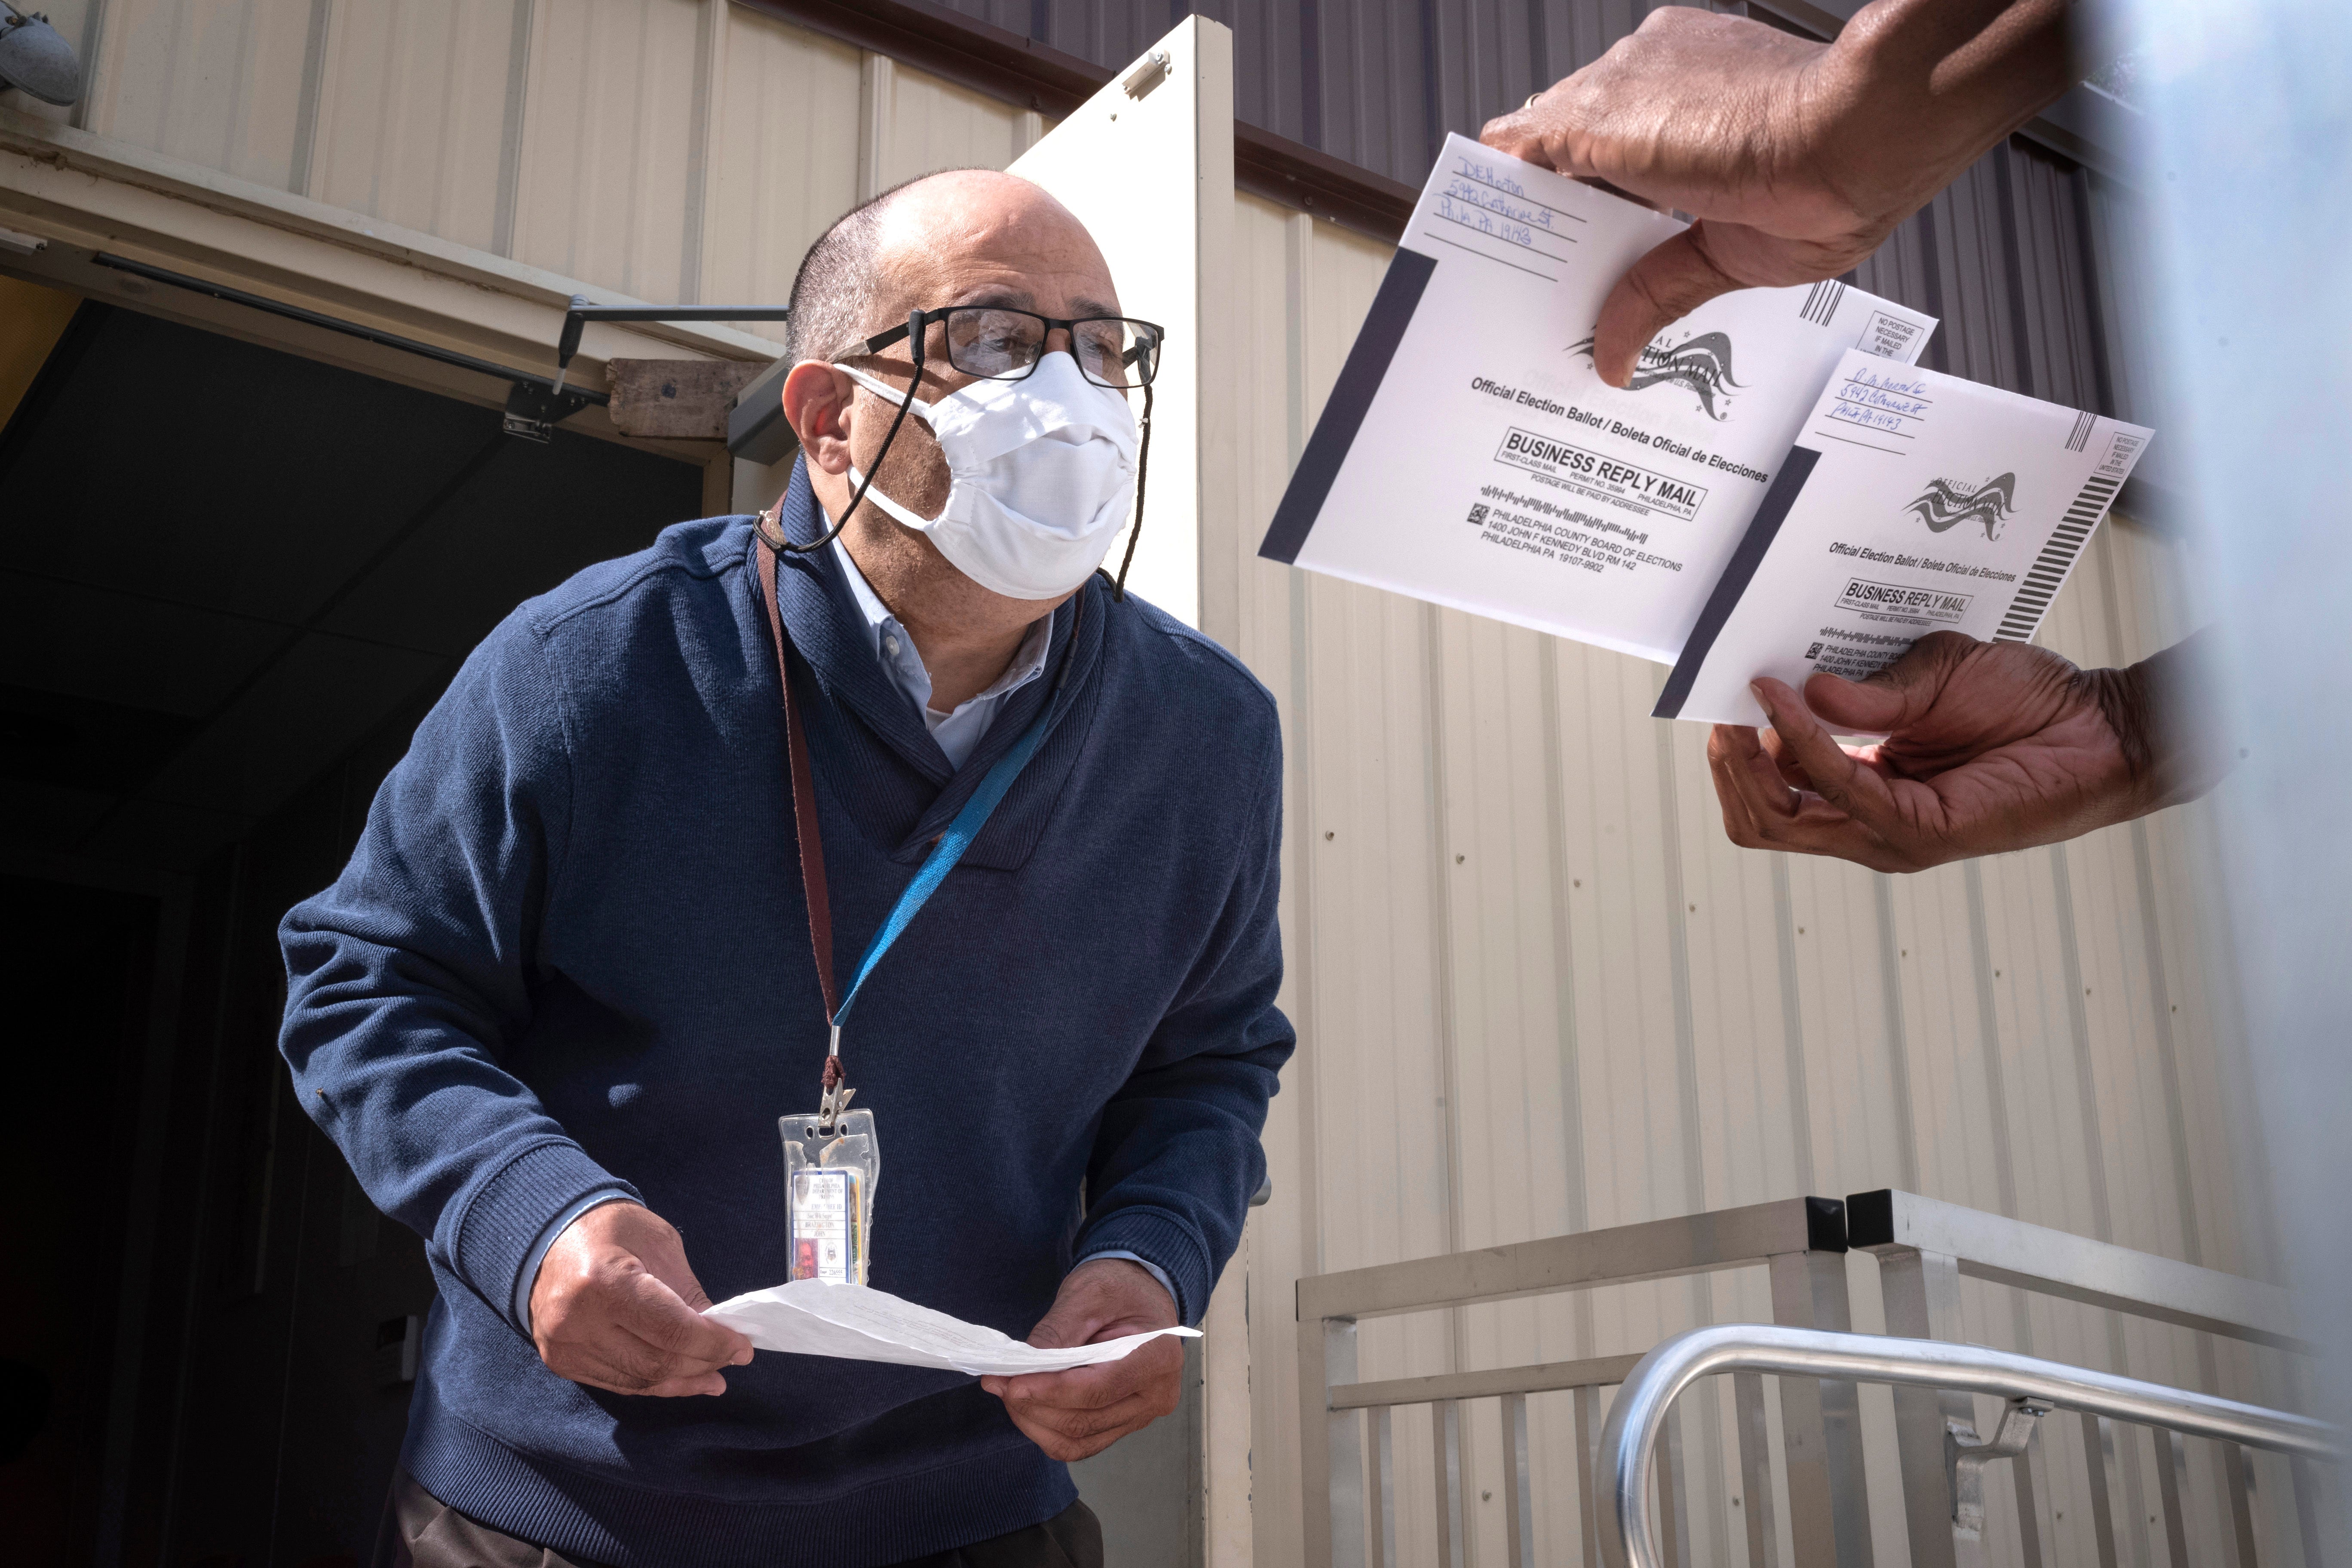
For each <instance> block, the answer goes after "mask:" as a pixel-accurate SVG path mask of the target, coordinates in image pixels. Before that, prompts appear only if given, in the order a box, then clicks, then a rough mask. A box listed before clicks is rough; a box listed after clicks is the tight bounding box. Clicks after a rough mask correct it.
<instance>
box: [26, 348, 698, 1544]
mask: <svg viewBox="0 0 2352 1568" xmlns="http://www.w3.org/2000/svg"><path fill="white" fill-rule="evenodd" d="M701 481H702V475H701V470H700V469H699V468H697V467H696V466H694V465H692V464H689V463H685V462H680V461H677V460H675V459H672V458H665V457H662V456H659V455H656V454H653V453H648V452H645V451H641V450H636V449H633V448H630V447H623V446H620V445H618V444H615V443H613V442H608V441H600V440H596V439H593V438H592V437H583V436H579V435H575V434H572V433H569V432H563V431H559V432H558V433H557V434H556V437H555V438H554V440H553V441H552V442H551V443H549V444H547V445H544V446H541V445H537V444H534V443H531V442H528V441H521V440H516V439H513V438H510V437H506V436H504V435H503V434H501V432H500V426H499V414H498V412H497V411H495V410H493V409H490V408H486V407H480V406H477V405H472V404H468V403H465V402H461V401H458V400H456V399H452V398H447V397H442V396H438V395H434V394H431V393H426V392H421V391H417V390H415V389H413V388H409V387H404V386H400V385H396V384H392V383H388V382H384V381H381V380H378V379H376V378H373V377H371V376H367V375H363V374H358V373H355V372H352V371H348V370H343V369H340V368H337V367H334V366H331V365H327V364H322V363H317V362H314V361H311V360H308V359H304V358H301V357H299V356H296V355H292V354H289V353H281V352H278V351H276V350H273V349H270V348H266V347H262V346H258V345H257V344H254V343H250V342H242V341H238V340H236V339H233V338H229V337H226V336H223V335H220V334H218V333H215V332H210V331H203V330H200V329H197V328H194V327H189V326H185V325H181V324H177V323H174V322H171V321H164V320H162V319H159V318H155V317H151V316H146V315H142V314H139V313H136V312H133V311H131V310H123V309H118V308H112V307H108V306H105V305H100V304H96V303H88V302H86V303H84V304H82V305H81V306H80V307H79V310H76V311H75V312H74V314H73V317H72V320H71V321H70V324H69V325H68V327H67V329H66V331H64V334H63V335H62V336H61V337H60V338H59V339H58V341H57V343H56V345H55V347H54V348H53V349H52V350H51V351H50V352H49V353H48V355H47V360H46V361H45V362H44V363H43V364H42V367H41V369H40V372H39V374H38V375H37V378H36V379H35V381H34V382H33V384H32V385H31V386H30V388H29V389H28V390H27V391H26V394H25V395H24V397H23V399H22V401H21V402H20V403H19V404H18V405H17V406H16V411H15V413H14V415H13V416H11V417H10V418H9V420H8V423H7V426H6V427H5V432H0V870H14V871H16V872H17V873H19V874H18V875H14V876H0V922H5V923H0V935H4V936H5V942H6V944H7V945H6V951H5V962H6V964H7V968H6V971H5V973H6V978H7V979H8V981H9V983H10V989H9V991H8V992H7V993H6V994H8V995H9V996H10V999H11V1002H12V1010H14V1011H15V1012H16V1014H17V1015H18V1016H19V1017H22V1018H26V1019H29V1020H32V1023H33V1026H31V1027H29V1028H27V1027H22V1026H17V1027H12V1029H11V1031H10V1032H11V1034H12V1036H13V1037H14V1038H15V1041H16V1044H15V1047H14V1048H13V1049H12V1050H11V1051H10V1052H9V1053H8V1060H9V1062H10V1064H11V1068H12V1070H11V1072H10V1074H9V1085H10V1088H11V1089H14V1090H15V1091H16V1093H15V1100H16V1110H17V1116H16V1121H17V1122H18V1124H19V1126H20V1128H25V1129H26V1131H22V1132H20V1133H19V1134H18V1136H17V1137H16V1139H15V1140H13V1141H12V1143H11V1147H10V1149H9V1152H8V1156H7V1157H8V1159H9V1160H10V1162H11V1163H10V1164H9V1167H8V1173H9V1175H10V1176H11V1177H13V1178H14V1180H13V1182H12V1184H11V1190H13V1191H15V1192H16V1193H18V1194H26V1195H29V1196H31V1198H32V1200H33V1201H32V1204H31V1206H32V1207H33V1208H34V1209H36V1210H37V1211H38V1216H39V1218H40V1221H41V1224H40V1226H39V1227H38V1229H37V1236H36V1237H35V1238H34V1240H33V1242H32V1243H30V1244H28V1246H27V1248H26V1250H25V1251H23V1252H21V1253H20V1254H19V1256H18V1261H19V1265H20V1267H19V1268H15V1269H12V1270H11V1273H12V1277H14V1278H16V1279H21V1280H26V1281H28V1282H31V1283H32V1284H33V1286H34V1288H33V1289H30V1290H22V1291H12V1292H11V1293H10V1294H11V1296H12V1298H15V1297H16V1296H19V1295H22V1296H25V1297H26V1298H28V1299H27V1300H12V1301H11V1304H10V1306H9V1307H8V1309H7V1310H8V1311H9V1312H10V1313H11V1316H10V1318H9V1320H8V1327H9V1328H10V1329H12V1330H14V1332H12V1333H11V1334H10V1335H9V1345H8V1347H5V1355H6V1357H7V1358H8V1359H9V1361H10V1362H11V1363H13V1364H11V1365H8V1366H6V1367H5V1368H0V1517H5V1518H7V1519H8V1520H9V1521H10V1526H9V1537H10V1539H9V1551H8V1557H9V1559H10V1561H12V1562H21V1563H28V1564H41V1565H46V1564H48V1563H58V1564H67V1563H72V1564H77V1565H79V1564H82V1563H100V1564H101V1565H103V1568H112V1565H114V1564H116V1563H133V1564H142V1565H143V1564H161V1565H164V1568H181V1565H183V1564H195V1563H205V1564H207V1565H213V1568H230V1565H231V1564H245V1565H248V1568H274V1565H279V1564H283V1565H285V1568H326V1565H328V1564H331V1563H366V1562H368V1561H369V1560H370V1558H371V1557H372V1555H373V1552H374V1551H375V1548H376V1544H377V1542H376V1540H375V1532H376V1528H377V1524H378V1521H379V1518H380V1515H381V1510H382V1506H383V1496H384V1489H385V1487H386V1485H387V1483H388V1481H389V1479H390V1476H391V1468H392V1463H393V1458H394V1454H395V1453H396V1452H397V1447H398V1444H399V1441H400V1436H401V1433H402V1430H403V1427H404V1421H405V1415H406V1407H407V1394H408V1387H407V1384H405V1382H404V1380H403V1372H404V1367H403V1360H402V1342H403V1338H404V1332H405V1328H406V1323H407V1321H408V1319H409V1318H410V1317H412V1316H421V1315H422V1314H423V1312H424V1310H425V1307H426V1306H427V1305H428V1304H429V1302H430V1300H431V1290H432V1284H431V1278H430V1275H429V1274H428V1272H427V1271H426V1269H425V1261H424V1255H423V1248H422V1244H421V1243H420V1242H419V1241H418V1239H417V1238H416V1237H414V1236H413V1235H411V1234H409V1233H408V1232H407V1231H405V1230H404V1229H402V1228H401V1227H400V1226H396V1225H394V1224H392V1223H391V1222H389V1221H383V1220H381V1219H380V1218H379V1217H378V1216H377V1215H376V1213H375V1211H374V1209H373V1206H372V1205H369V1204H368V1203H367V1201H366V1199H365V1197H364V1195H363V1194H361V1193H360V1192H359V1189H358V1187H357V1185H356V1184H354V1183H353V1182H352V1178H351V1176H350V1175H349V1173H348V1172H347V1171H346V1169H345V1167H344V1165H343V1163H342V1160H341V1156H340V1155H339V1154H338V1153H337V1152H335V1150H334V1148H333V1147H332V1146H331V1144H329V1143H328V1142H326V1141H325V1140H324V1139H323V1138H321V1137H320V1135H319V1134H318V1133H317V1132H316V1131H314V1130H313V1129H312V1128H311V1126H310V1122H309V1121H308V1120H307V1119H305V1118H304V1117H303V1116H302V1114H301V1112H300V1110H299V1107H297V1106H296V1105H294V1104H293V1103H292V1096H291V1095H290V1093H289V1092H288V1091H287V1085H286V1075H285V1069H284V1068H283V1066H282V1064H281V1063H280V1062H279V1061H278V1058H277V1055H276V1049H275V1036H276V1026H277V1015H278V1008H279V1006H280V1005H281V1003H282V980H281V971H280V968H279V964H278V953H277V947H276V941H275V929H276V925H277V921H278V916H279V915H280V914H282V913H283V912H284V910H286V908H287V907H288V906H289V905H290V904H291V903H293V902H294V901H295V900H299V899H300V898H302V897H304V896H306V895H307V894H309V893H310V892H312V891H315V890H316V889H319V888H320V887H321V886H323V885H325V884H326V883H327V882H329V881H331V880H332V879H333V878H334V877H335V875H336V874H337V872H338V871H339V870H340V869H341V865H342V862H343V860H344V858H346V857H347V856H348V855H349V853H350V850H351V847H352V842H353V840H354V838H355V837H356V836H357V833H358V830H359V828H360V826H361V824H362V821H363V820H364V817H365V814H366V810H367V806H368V803H369V800H370V799H371V797H372V796H373V793H374V790H375V787H376V785H377V784H378V783H379V782H381V780H382V778H383V774H384V773H386V772H387V771H388V770H389V769H390V768H391V766H392V764H393V763H394V762H396V761H397V760H398V758H399V757H400V755H401V753H402V752H404V750H405V749H406V745H407V741H408V736H409V734H410V732H411V731H413V730H414V729H415V724H416V721H417V720H418V719H419V718H421V717H422V716H423V714H424V713H425V710H427V709H428V708H429V707H430V706H431V704H432V702H433V701H434V700H435V699H436V697H437V696H438V695H439V693H440V692H441V690H442V689H443V688H444V687H445V686H446V684H447V683H448V680H449V679H450V677H451V676H452V675H453V674H454V673H455V672H456V670H457V666H458V665H459V663H460V662H462V661H463V659H464V658H465V657H466V655H467V652H468V651H469V650H470V649H471V648H472V647H473V646H474V645H475V644H476V643H477V642H478V641H479V640H480V638H481V637H483V635H484V634H485V633H487V632H488V630H489V629H490V628H491V627H492V626H495V625H496V624H497V623H498V621H499V618H500V617H502V616H504V615H505V614H506V613H507V612H508V611H509V610H511V609H512V608H513V607H514V606H515V605H517V604H519V603H520V602H521V601H522V600H524V599H526V598H529V597H530V596H531V595H535V594H539V593H541V592H544V591H545V590H547V589H549V588H551V587H552V586H554V585H555V584H558V583H560V582H562V580H563V579H564V578H566V577H568V576H570V575H571V574H573V573H574V572H577V571H578V570H580V569H581V568H582V567H583V566H586V565H588V564H590V563H593V562H596V561H601V560H605V559H609V558H611V557H613V556H615V555H621V554H625V553H627V552H631V551H635V550H638V549H641V548H643V547H644V546H646V544H648V543H649V542H651V541H652V539H653V537H654V535H655V534H656V532H658V531H660V530H661V529H662V528H663V527H665V526H667V525H668V524H669V523H672V522H677V521H683V520H685V519H688V518H691V517H693V516H696V515H697V514H698V512H699V511H700V510H701V507H700V500H701V493H702V490H701ZM78 868H79V870H85V871H88V872H89V875H78V874H77V872H78ZM110 875H128V876H134V877H137V878H145V879H151V880H152V879H163V880H165V881H169V882H171V883H172V884H173V886H176V887H179V888H181V889H183V893H182V894H181V898H182V903H181V904H180V905H179V906H178V907H179V908H180V909H181V910H183V913H182V915H181V916H180V918H177V919H175V920H173V921H168V922H163V924H159V920H158V916H157V912H156V911H157V909H158V907H159V905H158V901H157V900H155V899H153V898H145V899H142V898H140V897H137V896H134V895H130V894H122V893H112V892H102V891H96V890H92V886H91V885H92V884H96V885H99V886H103V885H105V884H106V883H107V881H108V878H109V876H110ZM77 883H79V884H80V885H77ZM167 928H168V929H167ZM159 931H160V932H163V934H162V935H160V936H159V934H158V933H159ZM166 948H168V949H169V951H164V949H166ZM159 964H160V965H166V966H169V967H170V968H171V971H172V973H173V974H175V975H177V976H178V977H179V979H178V984H176V987H175V988H174V990H173V996H174V997H176V1000H174V1001H171V1002H170V1003H169V1005H168V1016H162V1017H160V1018H159V1017H157V1016H155V1015H154V1006H155V1002H154V998H155V997H157V996H158V995H160V994H162V993H161V992H160V991H159V989H158V988H157V987H156V986H154V985H153V984H152V974H153V973H154V972H155V969H156V966H158V965H159ZM151 1039H152V1040H153V1041H156V1042H159V1044H158V1045H157V1046H156V1047H155V1049H154V1051H153V1052H152V1053H151V1052H150V1050H149V1047H148V1044H147V1042H149V1041H150V1040H151ZM151 1057H152V1060H151V1059H150V1058H151ZM134 1067H135V1068H137V1070H133V1069H134ZM142 1130H143V1131H142ZM142 1140H146V1141H147V1142H146V1146H144V1147H141V1146H139V1145H140V1143H141V1141H142ZM142 1171H144V1172H147V1173H149V1174H148V1175H146V1176H140V1175H138V1174H137V1173H139V1172H142ZM142 1183H143V1185H142ZM20 1320H21V1321H20ZM125 1336H128V1338H126V1337H125ZM126 1378H127V1383H126ZM8 1423H15V1425H14V1426H9V1425H7V1424H8ZM19 1431H21V1432H22V1433H24V1434H25V1437H24V1441H23V1445H22V1447H21V1451H14V1450H12V1448H11V1447H9V1446H8V1445H7V1443H6V1439H7V1438H8V1437H9V1436H10V1435H11V1434H12V1433H16V1432H19ZM26 1498H30V1499H31V1500H32V1504H31V1505H27V1504H26V1503H24V1502H23V1501H21V1500H23V1499H26ZM28 1506H29V1508H30V1511H28ZM19 1521H26V1522H27V1523H30V1524H33V1525H35V1526H37V1528H32V1529H29V1530H27V1529H20V1525H19ZM28 1548H29V1550H28Z"/></svg>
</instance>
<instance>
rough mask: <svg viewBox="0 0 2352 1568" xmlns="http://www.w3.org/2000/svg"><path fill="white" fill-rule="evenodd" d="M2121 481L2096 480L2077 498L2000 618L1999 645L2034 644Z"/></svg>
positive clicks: (1995, 635)
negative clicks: (2035, 635)
mask: <svg viewBox="0 0 2352 1568" xmlns="http://www.w3.org/2000/svg"><path fill="white" fill-rule="evenodd" d="M2121 485H2122V481H2121V480H2119V479H2100V478H2097V477H2096V476H2094V477H2093V478H2092V479H2091V480H2090V482H2089V483H2087V484H2085V485H2084V487H2083V493H2082V494H2080V495H2078V496H2076V497H2075V498H2074V505H2073V506H2070V507H2068V508H2067V509H2066V515H2065V516H2064V517H2063V518H2062V519H2061V520H2060V521H2059V523H2058V529H2057V531H2056V532H2054V533H2053V534H2051V536H2050V542H2049V543H2047V544H2045V545H2043V546H2042V553H2041V554H2039V555H2037V556H2035V557H2034V558H2033V567H2032V570H2031V571H2029V572H2027V573H2026V574H2025V581H2024V582H2022V583H2021V584H2018V589H2017V597H2015V598H2014V599H2011V601H2010V602H2009V613H2008V614H2007V615H2005V616H2002V617H2001V618H2000V630H1998V631H1996V632H1994V633H1993V634H1992V640H1993V641H1995V642H2030V641H2032V637H2033V634H2034V631H2035V630H2036V629H2037V628H2038V627H2039V626H2041V625H2042V616H2044V615H2046V614H2047V613H2048V612H2049V609H2050V601H2051V600H2053V599H2054V598H2056V597H2057V596H2058V589H2059V585H2060V584H2063V583H2064V582H2065V581H2066V574H2067V573H2068V572H2070V571H2072V570H2074V558H2075V557H2076V556H2078V555H2080V554H2082V553H2083V546H2084V544H2085V543H2086V542H2089V540H2090V537H2091V531H2092V530H2093V529H2095V528H2096V527H2098V526H2099V519H2101V518H2103V517H2105V515H2106V514H2107V507H2108V504H2109V503H2110V502H2112V501H2113V500H2115V499H2116V490H2117V489H2120V488H2121Z"/></svg>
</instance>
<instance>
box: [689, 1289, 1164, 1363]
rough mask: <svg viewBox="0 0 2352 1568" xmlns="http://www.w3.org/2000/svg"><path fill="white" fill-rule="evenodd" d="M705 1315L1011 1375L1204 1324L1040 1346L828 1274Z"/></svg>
mask: <svg viewBox="0 0 2352 1568" xmlns="http://www.w3.org/2000/svg"><path fill="white" fill-rule="evenodd" d="M703 1315H704V1316H705V1317H708V1318H709V1319H711V1320H712V1321H715V1322H719V1323H724V1324H725V1325H726V1326H727V1327H729V1328H730V1329H734V1330H736V1331H739V1332H740V1333H742V1334H744V1335H745V1336H746V1337H748V1338H749V1339H750V1340H751V1343H752V1346H753V1347H754V1348H755V1349H758V1350H763V1351H788V1352H793V1354H795V1355H823V1356H837V1357H840V1358H842V1359H843V1360H845V1361H875V1362H889V1363H896V1364H898V1365H899V1366H929V1367H938V1368H940V1369H942V1370H945V1371H950V1372H967V1373H973V1374H975V1375H982V1374H993V1375H997V1376H1005V1377H1015V1376H1019V1375H1021V1374H1023V1373H1033V1372H1064V1371H1067V1370H1068V1369H1070V1368H1071V1367H1078V1366H1095V1365H1097V1364H1099V1363H1104V1362H1113V1361H1119V1360H1122V1359H1124V1358H1125V1357H1126V1356H1127V1355H1128V1354H1129V1352H1132V1351H1134V1350H1135V1349H1136V1347H1138V1346H1139V1345H1142V1344H1145V1343H1148V1342H1150V1341H1152V1340H1156V1339H1159V1338H1160V1337H1162V1336H1163V1335H1175V1336H1180V1337H1182V1338H1186V1339H1197V1338H1199V1337H1200V1332H1201V1331H1200V1330H1198V1329H1184V1328H1168V1329H1155V1330H1153V1331H1150V1332H1149V1333H1140V1334H1128V1335H1125V1336H1123V1337H1121V1338H1118V1339H1115V1340H1103V1341H1100V1342H1097V1343H1094V1344H1084V1345H1072V1346H1069V1347H1068V1348H1066V1349H1064V1350H1041V1349H1039V1348H1037V1347H1036V1346H1034V1345H1025V1344H1023V1343H1022V1342H1020V1341H1018V1340H1016V1339H1013V1337H1012V1336H1010V1335H1008V1334H1003V1333H1000V1332H998V1331H996V1330H994V1329H992V1328H988V1327H986V1326H985V1325H983V1324H980V1323H967V1322H965V1321H962V1320H961V1319H960V1318H952V1317H950V1316H949V1315H948V1314H947V1313H945V1312H939V1311H934V1310H931V1309H930V1308H929V1307H922V1306H918V1305H916V1304H915V1303H914V1302H912V1301H908V1300H903V1299H901V1298H899V1297H897V1296H893V1295H891V1294H890V1293H889V1292H888V1291H887V1290H877V1289H873V1288H872V1287H870V1286H866V1285H836V1284H833V1283H831V1282H829V1281H827V1280H823V1279H794V1280H793V1281H791V1282H790V1283H788V1284H783V1285H775V1286H771V1287H770V1288H769V1289H765V1290H752V1291H749V1292H747V1293H745V1294H743V1295H740V1296H736V1297H731V1298H730V1299H729V1300H724V1301H721V1302H719V1305H717V1306H715V1307H713V1308H711V1309H710V1310H709V1311H707V1312H706V1313H704V1314H703Z"/></svg>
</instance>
